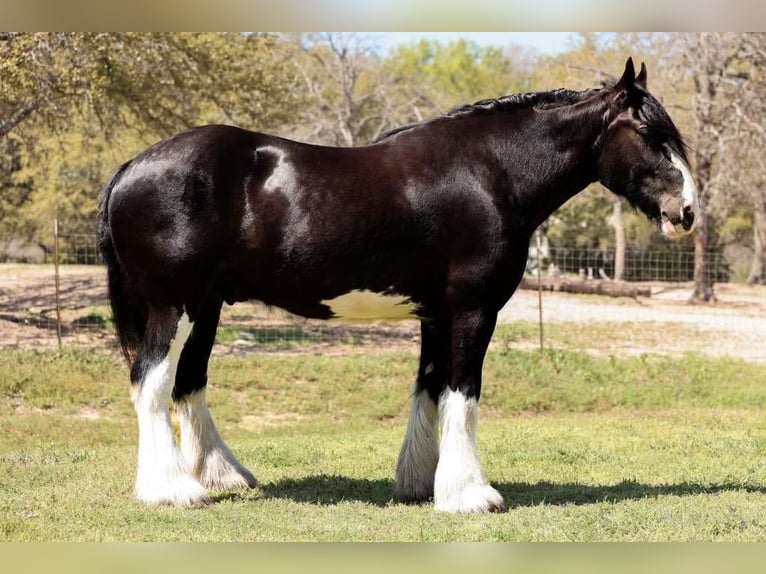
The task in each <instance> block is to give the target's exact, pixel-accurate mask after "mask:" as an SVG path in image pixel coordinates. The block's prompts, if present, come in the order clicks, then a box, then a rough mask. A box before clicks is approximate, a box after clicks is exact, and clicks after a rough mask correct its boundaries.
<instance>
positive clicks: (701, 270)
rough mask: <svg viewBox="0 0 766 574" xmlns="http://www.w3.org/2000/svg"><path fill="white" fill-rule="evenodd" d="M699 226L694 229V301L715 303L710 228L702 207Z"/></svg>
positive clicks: (692, 300) (691, 299)
mask: <svg viewBox="0 0 766 574" xmlns="http://www.w3.org/2000/svg"><path fill="white" fill-rule="evenodd" d="M698 217H699V219H698V222H697V228H696V230H695V231H694V292H693V293H692V296H691V298H690V301H691V302H692V303H715V302H716V296H715V292H714V291H713V283H714V281H713V279H714V278H713V269H711V266H710V263H711V262H710V259H709V257H708V254H709V253H710V251H711V249H710V228H709V226H708V215H707V213H705V209H704V208H703V209H700V212H699V216H698Z"/></svg>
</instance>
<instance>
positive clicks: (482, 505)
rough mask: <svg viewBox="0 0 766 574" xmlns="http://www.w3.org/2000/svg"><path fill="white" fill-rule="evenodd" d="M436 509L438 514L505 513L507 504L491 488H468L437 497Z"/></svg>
mask: <svg viewBox="0 0 766 574" xmlns="http://www.w3.org/2000/svg"><path fill="white" fill-rule="evenodd" d="M434 509H435V510H437V511H438V512H454V513H464V514H476V513H484V512H503V511H505V502H504V501H503V497H502V496H501V495H500V493H499V492H498V491H497V490H495V489H494V488H492V487H491V486H489V485H488V484H485V485H478V486H467V487H465V488H464V489H462V490H460V491H458V492H455V493H453V494H452V495H451V496H437V497H436V498H435V500H434Z"/></svg>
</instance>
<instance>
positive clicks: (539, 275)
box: [536, 229, 543, 351]
mask: <svg viewBox="0 0 766 574" xmlns="http://www.w3.org/2000/svg"><path fill="white" fill-rule="evenodd" d="M536 239H537V314H538V320H539V323H540V350H541V351H542V350H543V258H542V241H543V240H542V234H541V233H540V230H539V229H538V230H537V233H536Z"/></svg>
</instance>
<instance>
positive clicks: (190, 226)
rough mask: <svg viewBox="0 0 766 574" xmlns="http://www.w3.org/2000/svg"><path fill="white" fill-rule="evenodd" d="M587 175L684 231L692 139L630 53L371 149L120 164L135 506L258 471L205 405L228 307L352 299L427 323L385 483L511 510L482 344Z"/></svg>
mask: <svg viewBox="0 0 766 574" xmlns="http://www.w3.org/2000/svg"><path fill="white" fill-rule="evenodd" d="M595 181H600V182H601V183H603V184H604V185H605V186H606V187H608V188H609V189H610V190H611V191H612V192H614V193H616V194H618V195H621V196H623V197H625V198H627V199H628V201H629V202H630V203H631V204H633V205H634V206H635V207H637V208H638V209H640V210H641V211H642V212H644V213H645V214H646V215H647V216H648V218H649V219H651V220H653V221H655V222H656V223H657V224H658V225H659V227H660V228H661V229H662V231H663V232H664V233H665V234H666V235H668V236H671V237H676V236H680V235H684V234H686V233H689V232H690V231H691V230H692V228H693V226H694V223H695V216H696V215H697V213H698V210H699V206H698V199H697V191H696V188H695V185H694V182H693V180H692V177H691V174H690V171H689V167H688V162H687V158H686V151H685V147H684V143H683V140H682V138H681V136H680V134H679V132H678V130H677V129H676V127H675V126H674V125H673V122H672V121H671V119H670V117H669V116H668V114H667V113H666V112H665V110H664V109H663V107H662V106H661V105H660V103H659V102H658V101H657V99H655V98H654V97H653V96H652V95H651V94H650V93H649V92H648V91H647V87H646V68H645V67H644V66H643V65H642V66H641V71H640V73H639V74H638V75H636V72H635V69H634V67H633V63H632V61H631V60H628V62H627V64H626V67H625V71H624V73H623V75H622V77H621V79H620V80H619V81H617V82H614V83H613V84H610V85H607V86H604V87H602V88H599V89H592V90H585V91H582V92H576V91H570V90H564V89H560V90H554V91H549V92H537V93H526V94H519V95H511V96H504V97H501V98H498V99H491V100H484V101H481V102H477V103H475V104H473V105H468V106H464V107H461V108H457V109H455V110H453V111H451V112H449V113H447V114H445V115H443V116H440V117H436V118H434V119H431V120H428V121H424V122H420V123H416V124H412V125H408V126H405V127H402V128H399V129H396V130H393V131H392V132H390V133H388V134H386V135H385V136H383V137H382V138H380V139H379V140H378V141H376V142H374V143H373V144H371V145H368V146H364V147H359V148H333V147H322V146H316V145H308V144H304V143H298V142H294V141H290V140H286V139H282V138H279V137H275V136H271V135H265V134H261V133H253V132H250V131H245V130H242V129H238V128H235V127H230V126H221V125H211V126H204V127H198V128H195V129H191V130H189V131H186V132H183V133H180V134H177V135H175V136H172V137H170V138H168V139H166V140H164V141H161V142H160V143H157V144H156V145H154V146H152V147H150V148H149V149H148V150H146V151H145V152H143V153H142V154H141V155H139V156H138V157H136V158H135V159H133V160H131V161H129V162H127V163H126V164H125V165H123V166H122V167H120V168H119V170H118V171H117V172H116V173H115V175H114V176H113V177H112V179H111V181H110V182H109V183H108V185H107V186H106V188H105V189H104V191H103V193H102V196H101V200H100V210H99V244H100V249H101V253H102V255H103V259H104V261H105V262H106V265H107V267H108V281H109V294H110V299H111V305H112V311H113V314H114V321H115V325H116V329H117V334H118V336H119V339H120V343H121V345H122V349H123V351H124V354H125V356H126V358H127V359H128V361H129V362H130V363H131V370H130V379H131V383H132V387H131V388H132V396H133V401H134V403H135V408H136V412H137V415H138V425H139V439H138V471H137V478H136V485H135V488H136V496H137V497H138V499H139V500H142V501H144V502H148V503H165V504H172V505H176V506H197V505H201V504H204V503H205V502H207V501H208V500H209V499H208V490H209V489H228V488H232V487H240V486H241V487H247V486H253V485H254V484H255V479H254V477H253V475H252V474H251V473H250V471H248V470H247V469H246V468H245V467H244V466H242V465H241V464H240V463H239V462H238V461H237V459H236V457H235V456H234V454H233V453H232V452H231V450H229V448H228V447H227V446H226V444H225V443H224V441H223V440H222V439H221V437H220V435H219V434H218V431H217V430H216V427H215V425H214V424H213V420H212V418H211V416H210V412H209V411H208V408H207V404H206V402H205V386H206V383H207V365H208V358H209V356H210V351H211V348H212V346H213V341H214V338H215V333H216V327H217V325H218V320H219V315H220V311H221V306H222V305H223V303H224V302H226V303H229V304H233V303H235V302H237V301H245V300H258V301H262V302H263V303H266V304H268V305H274V306H277V307H281V308H283V309H286V310H287V311H290V312H291V313H295V314H297V315H301V316H303V317H310V318H318V319H332V318H339V317H344V316H346V317H352V316H353V315H354V313H355V311H354V310H353V306H349V305H347V299H348V297H349V296H351V294H354V293H356V294H359V293H360V292H361V295H362V296H363V297H365V296H366V297H367V298H370V297H372V296H373V295H374V296H376V297H378V298H379V299H380V300H381V301H386V302H388V303H390V307H389V311H387V312H384V313H381V315H380V316H381V317H388V318H392V317H403V316H404V317H412V318H416V319H418V320H419V321H420V323H421V333H422V342H421V345H422V346H421V354H420V367H419V369H418V375H417V383H416V384H415V388H414V392H413V402H412V410H411V413H410V416H409V424H408V428H407V432H406V436H405V439H404V443H403V445H402V448H401V453H400V455H399V461H398V466H397V470H396V486H395V493H394V494H395V496H396V497H397V498H398V499H402V500H409V501H424V500H428V499H430V498H433V500H434V504H435V507H436V509H437V510H444V511H449V512H486V511H493V510H498V509H502V508H503V499H502V497H501V496H500V494H499V493H498V492H497V491H496V490H495V489H494V488H492V486H490V485H489V483H488V482H487V480H486V478H485V477H484V474H483V472H482V468H481V464H480V462H479V453H478V451H477V448H476V426H477V421H478V402H479V396H480V393H481V375H482V364H483V360H484V355H485V352H486V350H487V345H488V343H489V341H490V338H491V336H492V332H493V330H494V327H495V322H496V316H497V312H498V311H499V310H500V309H501V308H502V307H503V305H504V304H505V303H506V302H507V301H508V299H509V298H510V297H511V295H512V294H513V292H514V290H515V289H516V286H517V285H518V283H519V281H520V279H521V277H522V274H523V272H524V265H525V261H526V258H527V248H528V245H529V240H530V237H531V235H532V233H533V231H534V230H535V228H536V227H537V226H538V225H540V224H541V223H542V222H543V221H544V220H545V219H546V218H547V217H548V216H549V215H551V213H553V211H554V210H556V209H557V208H558V207H560V206H561V205H562V204H563V203H564V202H565V201H567V200H568V199H569V198H571V197H572V196H573V195H575V194H576V193H578V192H579V191H581V190H582V189H583V188H585V187H586V186H587V185H588V184H590V183H591V182H595ZM378 303H380V301H378ZM378 311H381V307H380V304H379V305H378ZM368 318H369V317H368ZM171 401H172V403H173V404H174V405H175V409H176V412H177V414H178V419H179V424H180V437H181V441H180V446H179V445H178V444H177V443H176V441H175V438H174V433H173V428H172V427H171V421H170V417H169V408H170V404H171Z"/></svg>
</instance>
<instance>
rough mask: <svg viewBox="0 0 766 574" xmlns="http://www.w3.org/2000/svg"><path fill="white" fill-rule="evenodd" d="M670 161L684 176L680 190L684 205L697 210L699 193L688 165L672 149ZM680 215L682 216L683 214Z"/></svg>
mask: <svg viewBox="0 0 766 574" xmlns="http://www.w3.org/2000/svg"><path fill="white" fill-rule="evenodd" d="M670 161H671V163H672V164H673V165H674V166H675V168H676V169H677V170H678V171H680V172H681V175H682V176H683V178H684V186H683V189H682V190H681V195H682V196H683V198H684V207H692V209H694V211H695V212H697V210H698V208H699V195H698V193H697V186H696V185H695V183H694V177H692V173H691V171H689V166H688V165H687V164H686V162H685V161H684V160H683V159H681V157H680V156H679V155H678V154H677V153H675V152H673V151H671V152H670ZM681 216H682V217H683V214H681Z"/></svg>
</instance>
